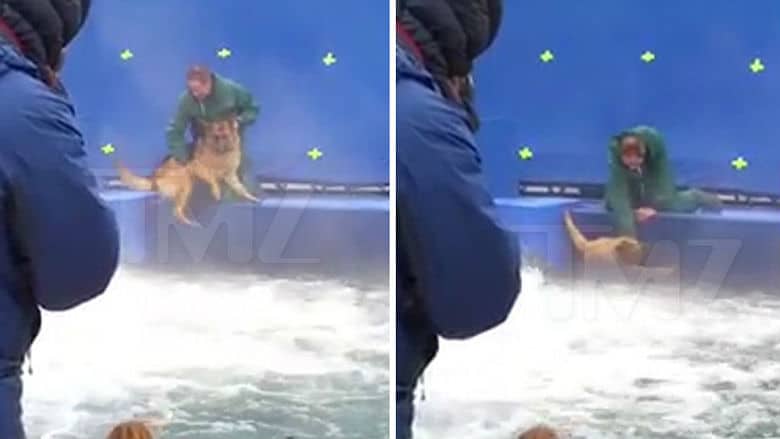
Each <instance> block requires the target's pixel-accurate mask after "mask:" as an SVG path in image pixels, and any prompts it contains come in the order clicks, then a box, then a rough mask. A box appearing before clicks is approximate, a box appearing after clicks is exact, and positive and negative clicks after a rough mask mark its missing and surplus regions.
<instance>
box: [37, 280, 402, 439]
mask: <svg viewBox="0 0 780 439" xmlns="http://www.w3.org/2000/svg"><path fill="white" fill-rule="evenodd" d="M387 296H388V295H387V291H386V290H384V291H382V290H373V291H361V290H357V289H352V288H348V287H345V286H343V285H340V284H337V283H335V282H327V281H320V282H302V281H291V280H270V279H258V278H256V277H253V276H245V277H236V276H231V277H227V276H221V275H216V274H214V275H210V276H203V275H201V276H199V277H197V278H195V280H193V279H192V278H191V277H190V278H185V277H182V276H174V275H159V274H156V275H153V274H149V273H140V272H131V271H125V270H123V271H122V272H120V273H119V274H118V276H117V278H116V279H115V280H114V281H113V283H112V286H111V288H110V290H109V291H108V292H107V293H106V294H105V295H104V296H103V297H101V298H99V299H97V300H94V301H93V302H90V303H88V304H86V305H84V306H82V307H80V308H77V309H75V310H72V311H69V312H66V313H60V314H55V313H47V314H45V315H44V316H43V330H42V333H41V335H40V337H39V339H38V341H37V342H36V344H35V345H34V347H33V354H34V355H33V358H34V366H35V373H34V375H32V376H28V377H26V379H25V397H24V407H25V422H26V425H27V428H28V431H29V433H30V437H43V438H51V439H55V438H56V439H64V438H87V437H101V436H102V435H104V434H105V431H106V430H107V429H108V428H109V426H110V425H111V424H113V423H116V422H118V421H121V420H124V419H126V418H130V417H134V416H144V417H152V418H158V419H159V418H166V419H167V420H168V426H167V431H166V437H172V438H175V437H190V438H191V437H209V438H230V437H236V436H238V437H240V436H241V435H244V436H245V434H246V433H247V432H251V433H252V434H253V435H261V436H263V437H284V435H288V436H289V435H293V436H295V437H296V438H307V437H316V436H317V435H320V437H354V438H358V437H360V438H361V439H362V438H364V437H376V438H379V437H382V432H383V431H386V429H387V420H386V418H387V414H386V413H387V391H388V385H387V382H388V379H389V378H388V346H389V344H388V337H389V329H388V320H387V315H388V313H387V306H388V300H387ZM340 399H344V400H345V401H355V400H360V399H362V400H363V401H365V404H364V406H363V407H358V408H355V407H350V406H348V405H345V404H341V403H339V402H338V401H339V400H340ZM355 417H363V419H364V420H365V419H366V418H368V419H371V417H373V418H375V420H374V422H372V423H370V424H369V425H368V426H363V427H358V426H357V424H356V423H355V421H354V420H353V418H355ZM383 428H384V429H383ZM328 432H330V433H328ZM332 435H335V436H332Z"/></svg>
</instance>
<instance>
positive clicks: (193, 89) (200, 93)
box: [187, 79, 211, 101]
mask: <svg viewBox="0 0 780 439" xmlns="http://www.w3.org/2000/svg"><path fill="white" fill-rule="evenodd" d="M187 88H188V89H189V91H190V94H191V95H192V97H193V98H195V99H196V100H199V101H202V100H203V99H206V96H208V95H209V94H210V93H211V80H207V81H201V80H199V79H191V80H189V81H187Z"/></svg>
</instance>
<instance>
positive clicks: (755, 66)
mask: <svg viewBox="0 0 780 439" xmlns="http://www.w3.org/2000/svg"><path fill="white" fill-rule="evenodd" d="M764 69H766V67H765V66H764V63H763V62H761V59H760V58H756V59H754V60H753V62H752V63H751V64H750V70H752V71H753V73H761V72H763V71H764Z"/></svg>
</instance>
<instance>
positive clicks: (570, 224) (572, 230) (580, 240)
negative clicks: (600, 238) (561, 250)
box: [563, 210, 588, 252]
mask: <svg viewBox="0 0 780 439" xmlns="http://www.w3.org/2000/svg"><path fill="white" fill-rule="evenodd" d="M563 221H564V222H565V223H566V230H567V231H568V232H569V237H570V238H571V242H572V243H574V248H576V249H577V250H579V251H581V252H582V251H585V247H587V245H588V239H587V238H585V235H583V234H582V232H580V229H578V228H577V226H576V225H575V224H574V220H573V219H572V217H571V212H569V211H568V210H567V211H566V213H565V214H564V216H563Z"/></svg>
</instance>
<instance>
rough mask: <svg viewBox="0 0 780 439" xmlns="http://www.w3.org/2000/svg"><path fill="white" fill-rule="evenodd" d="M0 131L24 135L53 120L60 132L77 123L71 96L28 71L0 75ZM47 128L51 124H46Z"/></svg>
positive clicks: (8, 71)
mask: <svg viewBox="0 0 780 439" xmlns="http://www.w3.org/2000/svg"><path fill="white" fill-rule="evenodd" d="M0 102H3V105H0V132H3V133H14V132H16V133H22V132H25V131H29V130H33V129H34V128H35V127H36V126H38V127H40V126H43V125H41V121H45V120H53V121H56V123H54V124H50V125H56V126H58V127H60V128H61V130H63V131H64V130H70V128H69V126H72V125H73V124H74V123H75V114H74V108H73V105H72V104H71V102H70V100H69V99H68V97H67V96H66V95H64V94H60V93H57V92H56V91H54V90H52V89H51V88H50V87H48V86H47V85H46V84H44V83H43V82H41V81H40V80H39V79H38V78H36V77H34V76H32V75H30V74H29V73H28V72H25V71H19V70H14V69H9V70H6V71H5V72H4V73H2V74H1V75H0ZM47 125H49V124H48V123H47Z"/></svg>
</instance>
